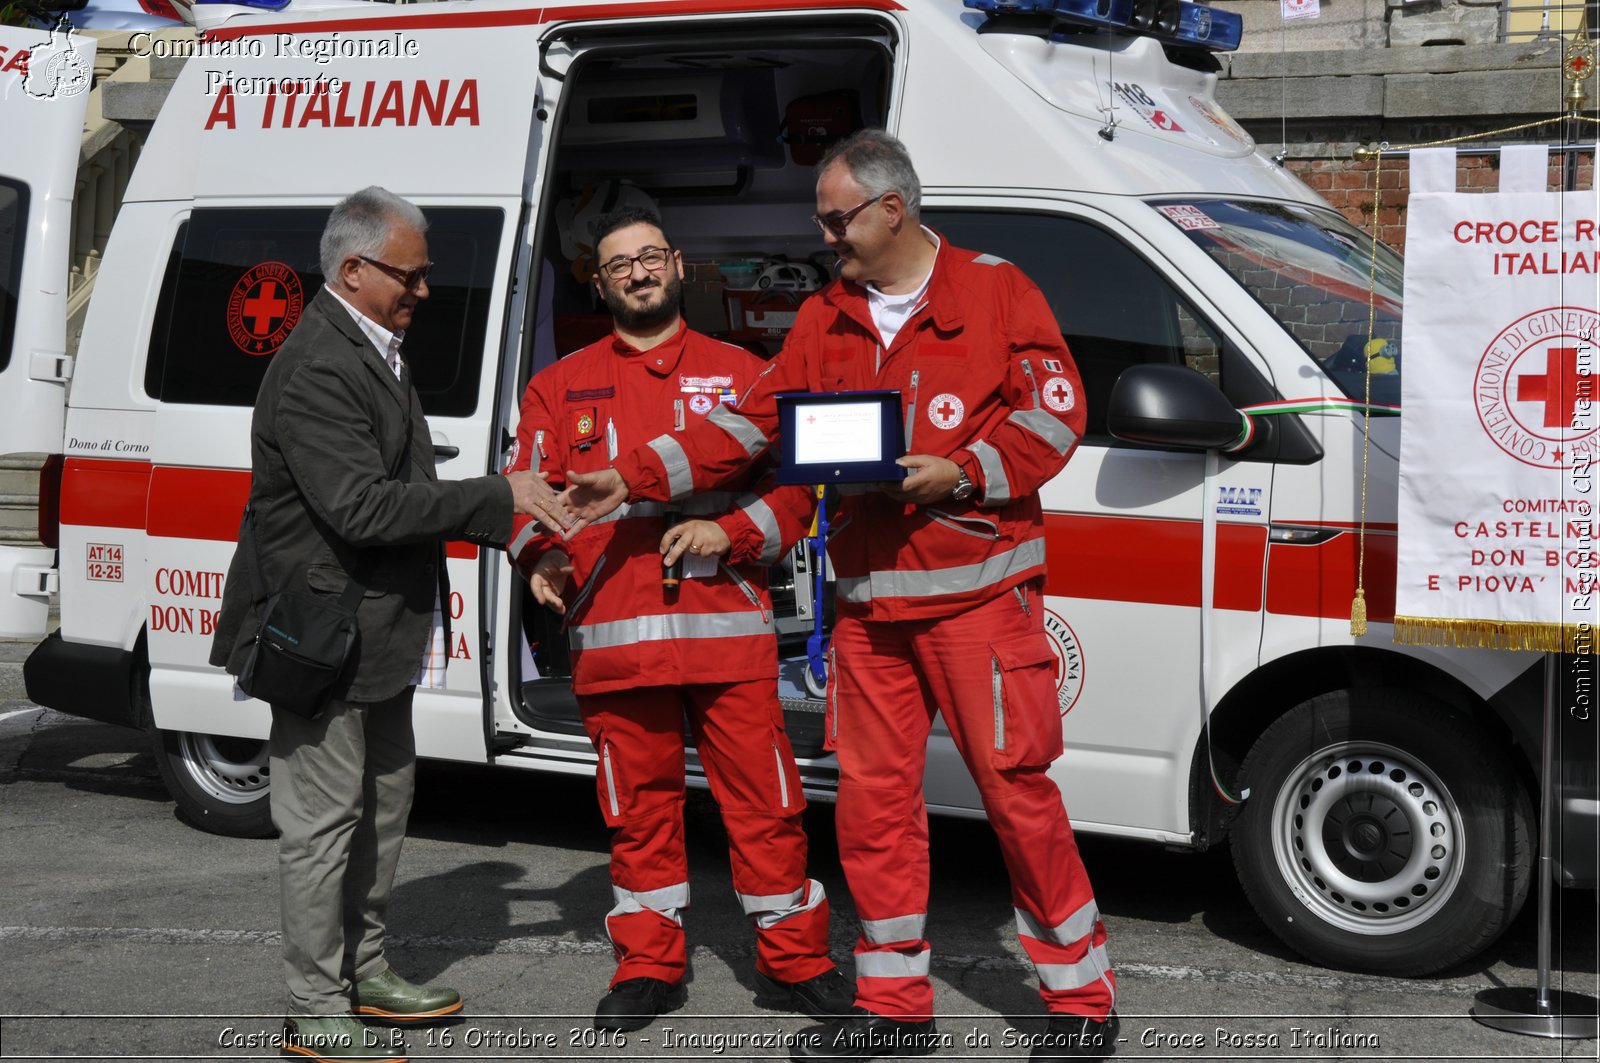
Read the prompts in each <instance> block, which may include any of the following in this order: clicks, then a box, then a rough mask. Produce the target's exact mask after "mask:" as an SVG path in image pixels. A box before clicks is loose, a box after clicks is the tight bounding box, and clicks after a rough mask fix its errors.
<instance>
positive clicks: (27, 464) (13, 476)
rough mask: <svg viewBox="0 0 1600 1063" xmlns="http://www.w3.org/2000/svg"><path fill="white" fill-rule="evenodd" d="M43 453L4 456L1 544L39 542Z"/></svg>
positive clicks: (0, 478) (0, 482) (1, 460)
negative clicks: (40, 471) (40, 481)
mask: <svg viewBox="0 0 1600 1063" xmlns="http://www.w3.org/2000/svg"><path fill="white" fill-rule="evenodd" d="M42 464H44V455H43V454H6V455H4V456H0V543H37V542H38V541H39V538H38V536H39V531H38V529H39V466H40V465H42Z"/></svg>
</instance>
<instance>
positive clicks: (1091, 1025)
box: [1029, 1011, 1122, 1063]
mask: <svg viewBox="0 0 1600 1063" xmlns="http://www.w3.org/2000/svg"><path fill="white" fill-rule="evenodd" d="M1121 1029H1122V1023H1121V1022H1119V1021H1118V1020H1117V1013H1116V1012H1114V1011H1113V1012H1112V1013H1111V1014H1109V1015H1107V1016H1106V1017H1105V1019H1104V1021H1100V1020H1096V1019H1091V1018H1089V1016H1087V1015H1059V1014H1058V1015H1052V1016H1050V1022H1049V1025H1047V1026H1046V1027H1045V1029H1044V1033H1042V1034H1036V1035H1035V1036H1034V1038H1033V1052H1032V1053H1031V1055H1030V1056H1029V1058H1030V1059H1043V1060H1050V1061H1054V1063H1061V1061H1062V1060H1068V1059H1105V1058H1106V1057H1107V1056H1109V1055H1111V1053H1112V1052H1114V1051H1116V1047H1117V1033H1118V1031H1120V1030H1121Z"/></svg>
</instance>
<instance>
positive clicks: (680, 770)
mask: <svg viewBox="0 0 1600 1063" xmlns="http://www.w3.org/2000/svg"><path fill="white" fill-rule="evenodd" d="M578 707H579V709H580V710H581V711H582V713H583V725H584V729H585V730H587V731H588V732H589V739H590V741H592V742H593V743H594V747H595V749H596V750H597V751H598V752H599V754H600V763H599V765H598V767H597V769H596V773H595V776H596V785H597V789H598V791H599V797H600V811H601V813H602V814H603V815H604V816H605V820H606V825H607V826H609V827H611V828H613V830H614V833H613V835H612V839H611V886H612V893H613V894H614V896H615V900H616V906H615V907H614V908H612V909H611V911H610V913H609V914H608V915H607V916H606V932H607V933H608V934H609V935H610V936H611V943H612V946H613V947H614V948H615V950H616V954H617V970H616V973H615V974H614V975H613V976H612V979H611V984H612V985H616V984H617V983H619V982H622V981H625V980H627V979H629V978H659V979H661V980H662V981H664V982H670V983H673V984H676V983H678V982H681V981H682V980H683V976H684V969H685V966H686V963H687V958H688V956H687V950H686V948H685V945H684V935H683V917H682V911H683V909H685V908H687V907H688V906H689V864H688V860H687V858H686V856H685V854H684V847H683V793H684V767H683V723H684V719H685V718H686V717H687V719H688V721H689V729H690V733H691V735H692V736H693V738H694V743H695V749H696V751H697V752H698V753H699V755H700V762H701V764H702V765H704V767H705V772H706V779H707V780H708V781H709V782H710V784H711V793H712V796H713V797H715V798H716V801H717V804H718V806H720V808H721V810H722V823H723V826H724V828H725V829H726V830H727V833H728V851H729V856H730V858H731V863H732V865H733V888H734V890H735V891H737V893H738V895H739V902H740V904H741V905H742V906H743V908H744V912H745V915H746V916H748V917H749V918H750V920H751V922H752V923H754V924H755V927H756V969H757V970H758V971H760V972H761V973H762V974H765V975H768V976H769V977H772V978H776V979H778V980H779V981H783V982H799V981H803V980H805V979H807V978H814V977H816V976H817V975H819V974H822V973H823V972H824V971H827V970H829V969H831V968H832V967H833V961H832V960H831V959H829V958H828V900H827V896H826V895H825V894H824V892H823V889H822V884H821V883H819V882H815V881H813V880H811V879H808V878H807V877H806V835H805V831H804V830H803V829H802V828H801V825H800V813H801V811H802V810H803V809H804V808H805V796H804V794H803V793H802V792H801V789H800V774H799V772H798V771H797V770H796V768H795V764H794V753H793V752H792V751H791V750H790V748H789V738H788V736H787V735H786V734H785V733H784V731H783V716H782V710H781V709H780V708H779V706H778V690H777V680H776V679H764V680H747V681H743V682H737V683H700V684H693V685H689V686H681V687H642V688H640V689H637V690H628V691H617V692H613V693H606V694H579V695H578Z"/></svg>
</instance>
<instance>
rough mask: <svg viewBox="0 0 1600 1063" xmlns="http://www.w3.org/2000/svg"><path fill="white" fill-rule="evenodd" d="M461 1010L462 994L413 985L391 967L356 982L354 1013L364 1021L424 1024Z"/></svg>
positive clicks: (449, 990) (444, 989)
mask: <svg viewBox="0 0 1600 1063" xmlns="http://www.w3.org/2000/svg"><path fill="white" fill-rule="evenodd" d="M460 1010H461V994H460V993H457V992H456V991H455V990H454V989H446V988H444V987H442V986H441V987H434V986H421V985H412V984H411V983H410V982H408V981H406V980H405V979H404V978H401V977H400V976H399V975H397V974H395V973H394V969H393V968H389V969H387V970H385V971H384V972H383V973H382V974H375V975H373V976H372V977H371V978H363V979H362V980H361V981H359V982H357V983H356V989H355V1012H356V1015H357V1016H358V1017H359V1018H361V1019H363V1020H365V1021H367V1022H392V1023H404V1024H407V1025H425V1024H427V1023H430V1022H435V1021H437V1020H439V1019H444V1018H448V1017H449V1016H451V1015H454V1014H455V1013H456V1012H458V1011H460Z"/></svg>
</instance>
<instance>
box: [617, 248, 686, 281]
mask: <svg viewBox="0 0 1600 1063" xmlns="http://www.w3.org/2000/svg"><path fill="white" fill-rule="evenodd" d="M671 256H672V248H670V247H652V248H649V249H648V250H645V251H641V252H639V253H638V254H637V255H618V256H617V257H616V258H613V259H612V260H611V261H609V262H606V263H604V264H603V265H601V267H600V272H601V273H604V274H605V275H606V276H607V277H610V278H611V279H612V280H614V281H619V280H621V279H622V278H624V277H626V276H627V275H628V274H630V273H632V272H633V264H634V263H635V262H637V263H639V265H641V266H643V267H644V268H645V269H647V270H649V271H650V272H651V273H658V272H660V271H661V270H663V269H665V268H666V266H667V259H668V258H670V257H671Z"/></svg>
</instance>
